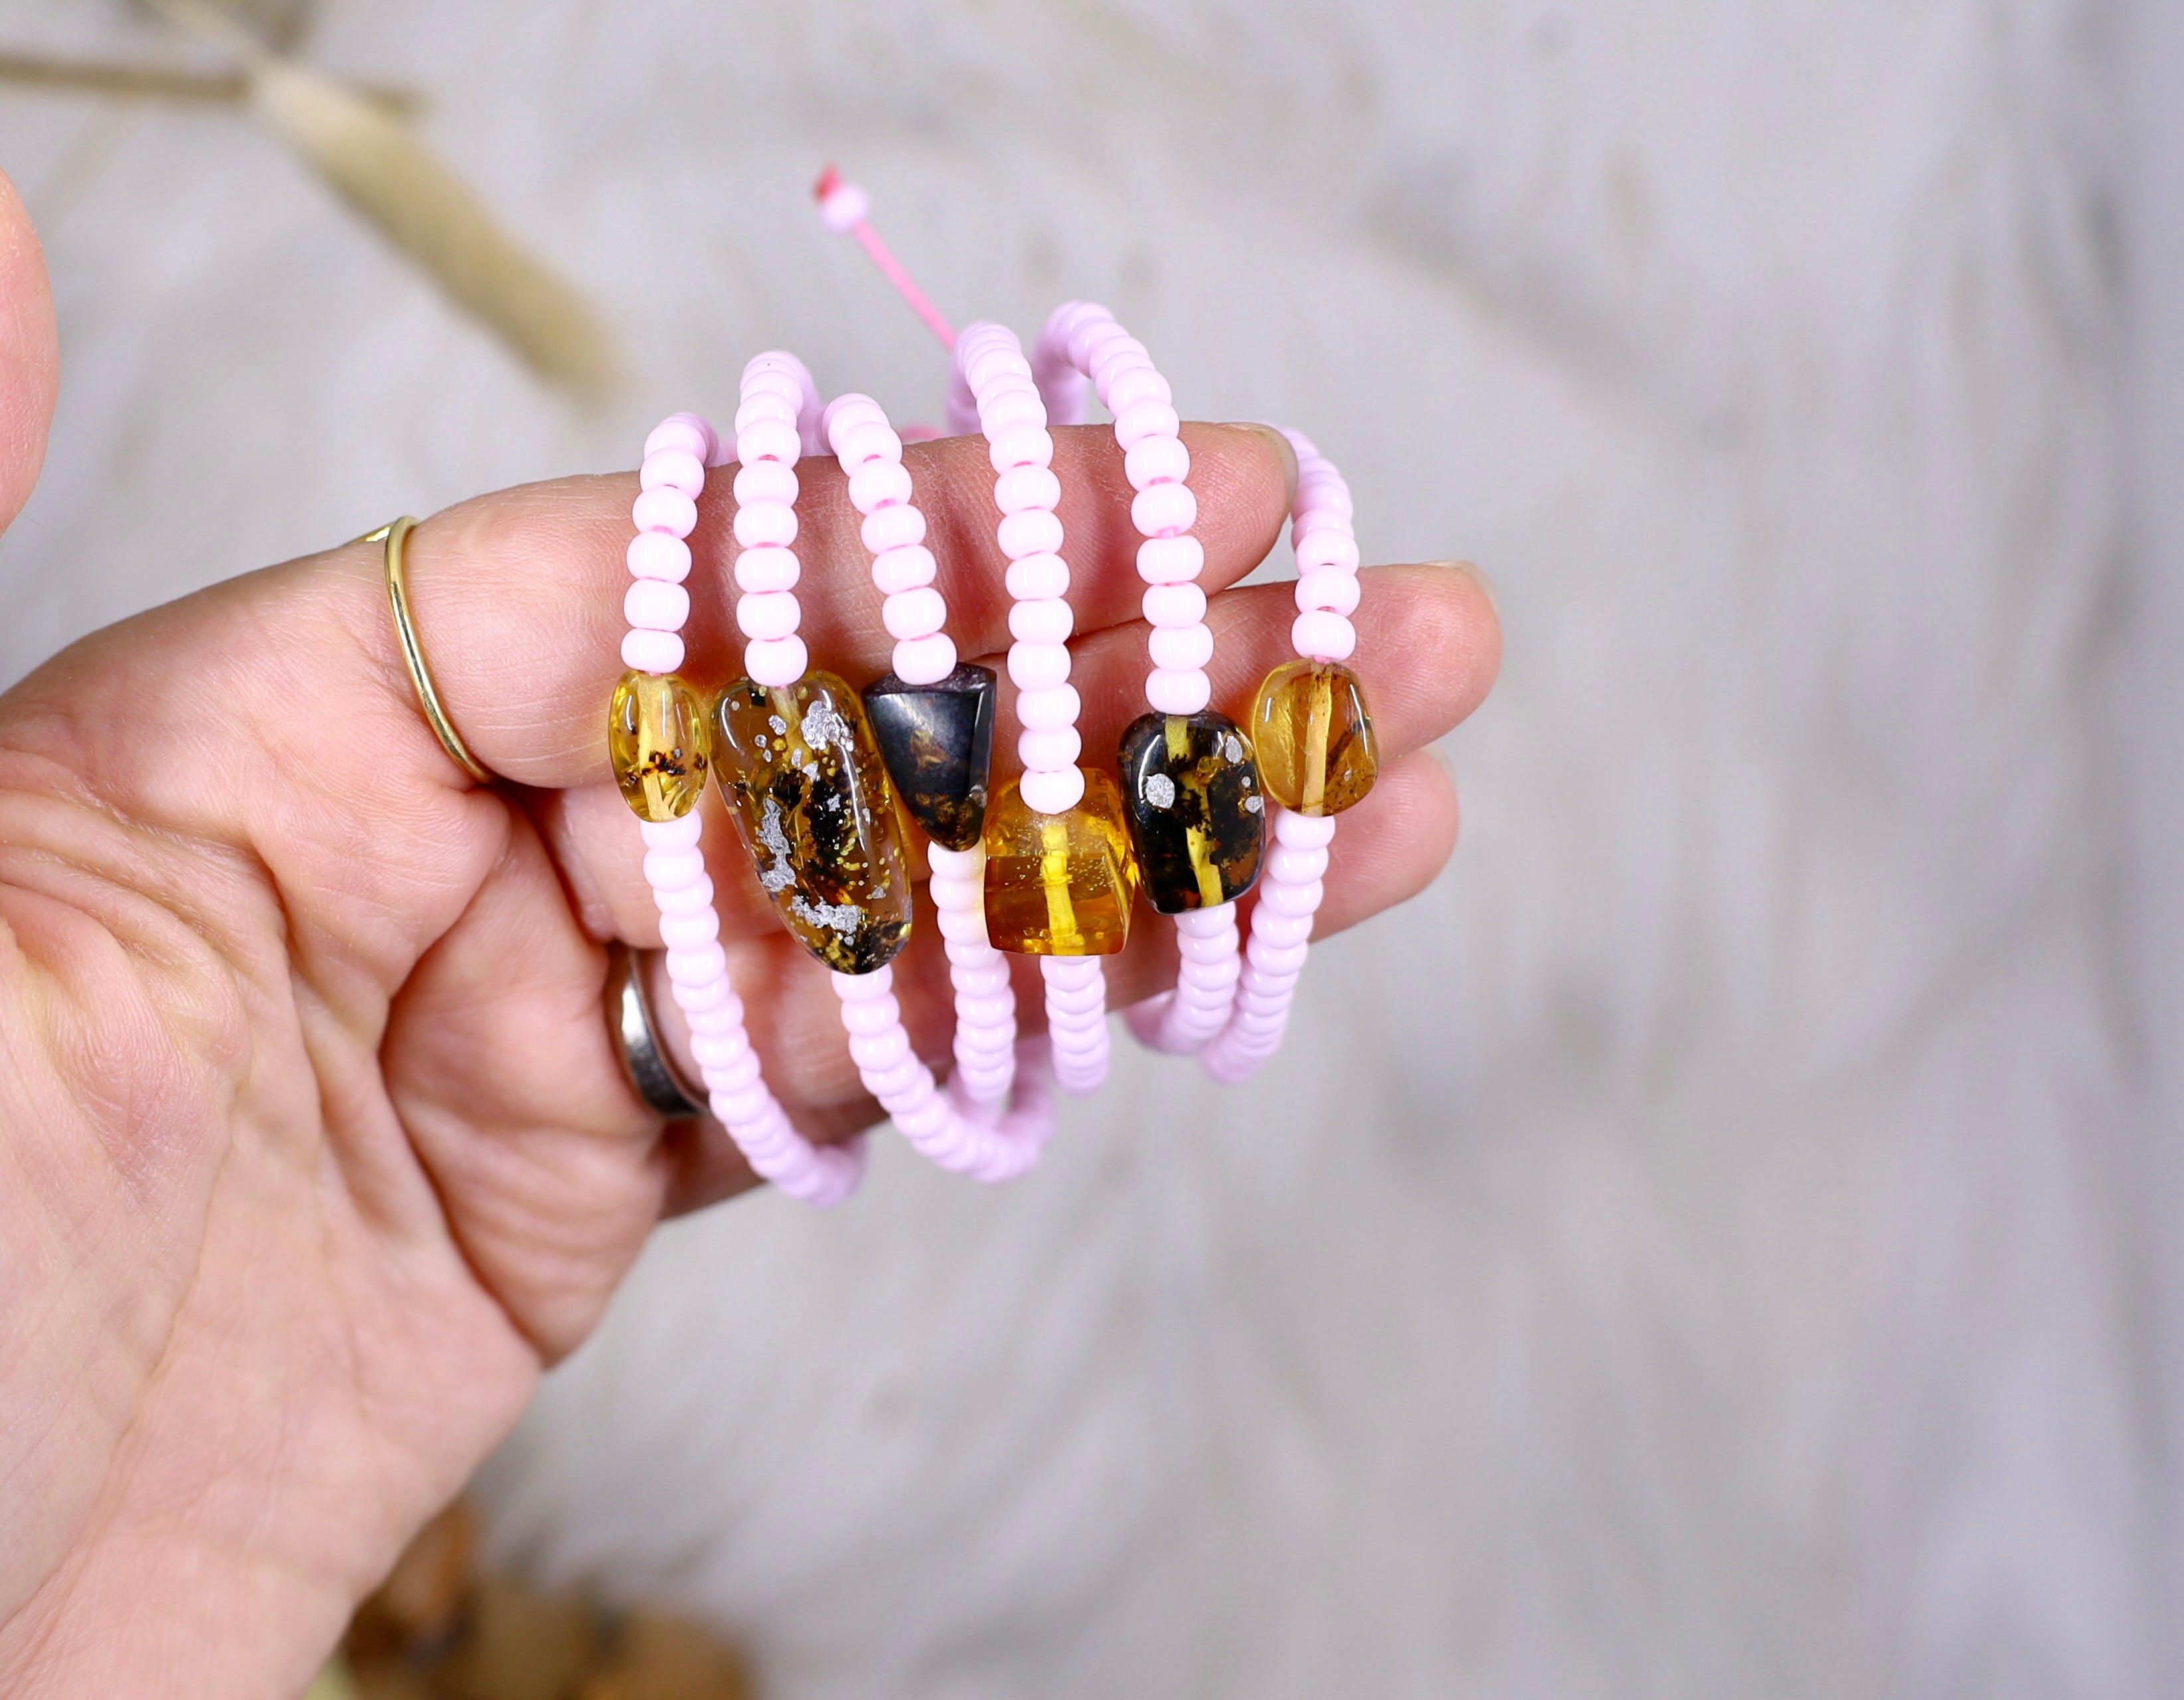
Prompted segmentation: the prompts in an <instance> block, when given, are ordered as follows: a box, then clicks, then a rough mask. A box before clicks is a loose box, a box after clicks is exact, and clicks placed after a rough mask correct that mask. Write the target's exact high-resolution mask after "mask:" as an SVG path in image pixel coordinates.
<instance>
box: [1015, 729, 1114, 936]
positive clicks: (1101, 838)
mask: <svg viewBox="0 0 2184 1700" xmlns="http://www.w3.org/2000/svg"><path fill="white" fill-rule="evenodd" d="M1137 895H1138V863H1137V859H1136V857H1134V856H1132V855H1131V854H1130V838H1129V832H1128V828H1126V827H1125V826H1124V825H1123V799H1122V794H1121V793H1119V792H1118V791H1117V790H1116V789H1115V782H1114V781H1113V780H1112V779H1111V778H1108V777H1107V775H1106V774H1105V773H1103V772H1098V771H1096V770H1095V769H1093V768H1089V767H1088V768H1086V769H1085V770H1084V797H1083V799H1082V800H1080V801H1079V802H1078V805H1077V806H1076V807H1075V808H1073V809H1072V810H1070V811H1068V812H1067V814H1061V815H1042V814H1040V813H1039V811H1037V810H1035V809H1034V808H1032V807H1031V806H1030V805H1028V803H1026V802H1025V801H1024V800H1023V792H1022V789H1021V788H1020V786H1019V785H1018V783H1017V782H1016V781H1014V780H1011V782H1010V783H1009V785H1008V787H1007V789H1005V790H1004V791H1002V793H1001V794H1000V796H998V797H996V798H995V800H994V803H993V806H992V807H991V808H989V809H988V810H987V811H986V937H987V939H989V941H990V942H991V943H992V945H994V948H995V949H996V950H1013V951H1015V952H1016V953H1017V954H1018V955H1019V956H1112V955H1114V953H1115V952H1116V951H1117V950H1121V949H1122V948H1123V945H1124V944H1125V943H1126V942H1127V941H1128V939H1129V936H1130V906H1131V904H1132V903H1133V902H1134V901H1135V900H1136V899H1137Z"/></svg>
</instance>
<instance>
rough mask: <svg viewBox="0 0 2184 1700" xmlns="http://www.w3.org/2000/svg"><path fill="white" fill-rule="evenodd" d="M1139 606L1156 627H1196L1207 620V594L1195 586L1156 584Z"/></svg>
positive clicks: (1146, 593)
mask: <svg viewBox="0 0 2184 1700" xmlns="http://www.w3.org/2000/svg"><path fill="white" fill-rule="evenodd" d="M1139 607H1141V608H1142V609H1143V610H1145V619H1146V620H1147V621H1149V622H1150V623H1151V624H1152V625H1155V626H1195V625H1197V624H1198V623H1199V621H1201V620H1203V619H1205V618H1206V593H1205V592H1204V591H1202V590H1201V589H1200V588H1198V587H1197V586H1196V585H1195V584H1156V585H1152V586H1150V587H1148V588H1147V589H1146V591H1145V597H1144V599H1143V600H1142V601H1141V602H1140V603H1139Z"/></svg>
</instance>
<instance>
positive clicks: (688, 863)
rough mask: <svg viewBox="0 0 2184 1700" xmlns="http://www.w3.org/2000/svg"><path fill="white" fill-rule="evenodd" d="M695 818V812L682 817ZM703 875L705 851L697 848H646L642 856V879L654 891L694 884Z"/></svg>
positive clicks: (676, 888)
mask: <svg viewBox="0 0 2184 1700" xmlns="http://www.w3.org/2000/svg"><path fill="white" fill-rule="evenodd" d="M684 818H685V819H686V820H695V819H696V818H697V815H696V813H695V812H693V813H691V814H689V815H687V816H685V817H684ZM703 878H705V852H704V851H702V850H647V851H646V852H645V856H644V879H645V883H647V884H648V885H649V886H650V887H651V888H652V889H654V890H655V891H677V890H680V889H682V888H683V887H684V886H687V885H694V884H696V883H698V882H699V880H701V879H703Z"/></svg>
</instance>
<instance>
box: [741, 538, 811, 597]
mask: <svg viewBox="0 0 2184 1700" xmlns="http://www.w3.org/2000/svg"><path fill="white" fill-rule="evenodd" d="M801 571H802V570H801V569H800V568H799V566H798V565H797V561H796V551H795V550H794V549H778V548H775V547H772V546H771V545H769V546H767V547H766V548H764V549H745V550H744V552H743V553H742V554H741V555H738V556H737V557H736V588H738V590H750V591H758V590H794V589H795V588H796V581H797V579H798V578H799V577H800V576H801Z"/></svg>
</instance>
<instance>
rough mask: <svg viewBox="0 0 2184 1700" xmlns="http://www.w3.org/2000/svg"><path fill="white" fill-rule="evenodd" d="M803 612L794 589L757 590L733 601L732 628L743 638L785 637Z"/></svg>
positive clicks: (792, 630) (794, 627)
mask: <svg viewBox="0 0 2184 1700" xmlns="http://www.w3.org/2000/svg"><path fill="white" fill-rule="evenodd" d="M802 613H803V610H802V609H801V608H800V607H799V605H798V603H797V600H796V597H795V594H794V592H791V591H787V590H761V591H760V592H758V593H757V594H754V595H748V596H744V597H743V598H741V599H738V601H737V603H736V627H737V629H738V631H740V632H741V633H743V634H744V636H745V637H746V638H786V637H788V636H789V635H790V634H791V633H794V631H795V630H796V627H797V622H798V621H799V618H800V617H801V616H802Z"/></svg>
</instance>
